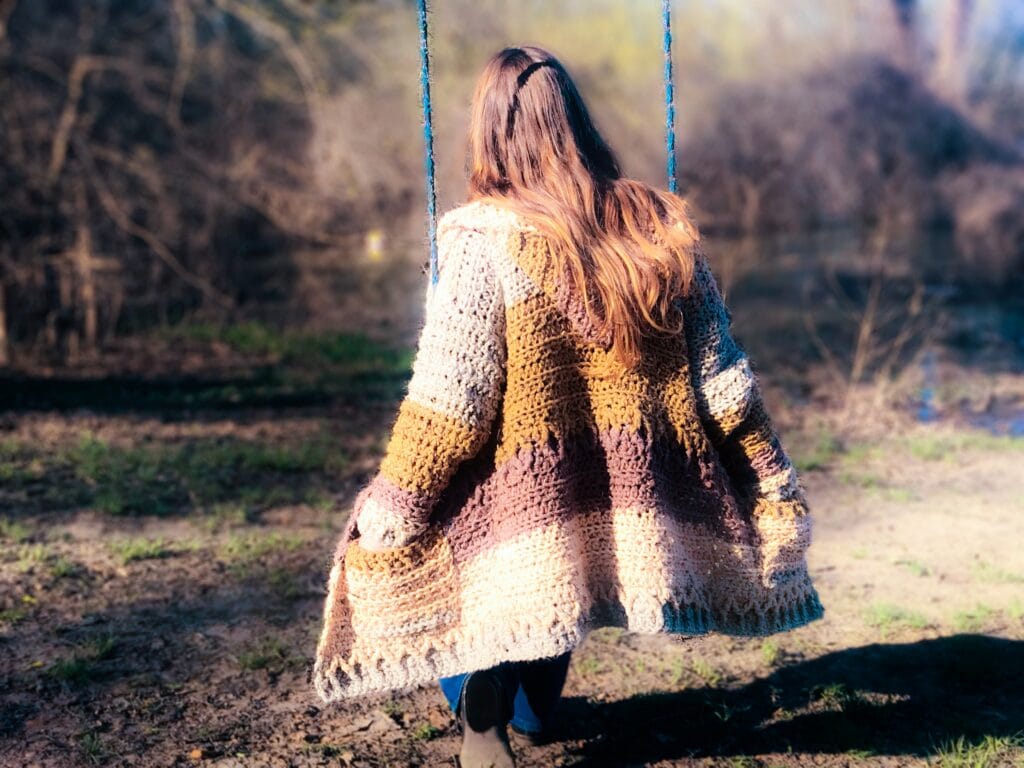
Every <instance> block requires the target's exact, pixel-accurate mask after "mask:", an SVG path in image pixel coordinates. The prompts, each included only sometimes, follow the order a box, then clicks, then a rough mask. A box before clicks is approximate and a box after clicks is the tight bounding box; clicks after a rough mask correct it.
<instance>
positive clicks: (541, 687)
mask: <svg viewBox="0 0 1024 768" xmlns="http://www.w3.org/2000/svg"><path fill="white" fill-rule="evenodd" d="M571 655H572V652H571V651H570V652H567V653H564V654H562V655H561V656H554V657H552V658H550V659H534V660H531V661H504V662H502V663H501V664H499V665H498V666H496V667H493V671H494V672H497V673H498V675H499V676H500V677H501V680H502V683H503V684H504V685H503V687H504V690H505V691H506V694H508V692H511V691H515V694H513V695H512V701H511V702H507V703H510V704H511V706H509V707H507V711H510V712H512V718H511V720H510V721H509V722H510V723H511V725H512V727H513V728H515V729H516V730H518V731H523V732H526V733H534V734H536V733H540V732H541V731H543V730H544V729H545V728H546V727H547V725H548V720H549V717H550V715H551V711H552V710H553V709H554V706H555V704H556V703H557V702H558V699H559V698H560V697H561V695H562V686H564V685H565V676H566V673H567V672H568V671H569V657H570V656H571ZM470 674H471V673H469V672H465V673H463V674H461V675H452V676H451V677H442V678H441V679H440V680H438V683H440V685H441V691H442V693H444V696H445V698H446V699H447V700H448V706H450V707H451V709H452V712H454V713H455V716H456V717H458V715H459V698H460V697H461V695H462V686H463V685H465V683H466V678H468V677H469V675H470Z"/></svg>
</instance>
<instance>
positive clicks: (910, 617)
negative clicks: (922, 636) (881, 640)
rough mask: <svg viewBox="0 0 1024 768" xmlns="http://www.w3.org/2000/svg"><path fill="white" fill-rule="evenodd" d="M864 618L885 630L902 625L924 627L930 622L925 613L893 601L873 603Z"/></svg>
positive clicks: (866, 610)
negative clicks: (895, 603)
mask: <svg viewBox="0 0 1024 768" xmlns="http://www.w3.org/2000/svg"><path fill="white" fill-rule="evenodd" d="M864 620H865V621H866V622H867V623H868V624H869V625H871V626H873V627H877V628H878V629H881V630H883V631H885V630H889V629H896V628H900V627H909V628H911V629H924V628H925V627H927V626H928V625H929V624H930V622H929V620H928V617H927V616H925V615H924V614H922V613H919V612H917V611H911V610H909V609H907V608H902V607H901V606H898V605H894V604H892V603H873V604H872V605H870V606H868V607H867V608H866V609H865V611H864Z"/></svg>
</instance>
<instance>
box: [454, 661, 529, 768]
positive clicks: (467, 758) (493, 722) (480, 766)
mask: <svg viewBox="0 0 1024 768" xmlns="http://www.w3.org/2000/svg"><path fill="white" fill-rule="evenodd" d="M507 707H508V704H507V698H506V695H505V691H504V685H503V683H502V681H501V678H500V677H498V675H496V674H494V673H493V672H491V671H489V670H481V671H479V672H473V673H472V674H470V675H469V677H467V678H466V682H465V684H464V685H463V687H462V700H461V701H460V702H459V721H460V724H461V725H462V751H461V752H460V753H459V765H460V768H515V764H516V761H515V756H514V755H513V754H512V748H511V747H510V746H509V743H508V730H507V727H506V723H507V722H508V716H507V715H508V711H507Z"/></svg>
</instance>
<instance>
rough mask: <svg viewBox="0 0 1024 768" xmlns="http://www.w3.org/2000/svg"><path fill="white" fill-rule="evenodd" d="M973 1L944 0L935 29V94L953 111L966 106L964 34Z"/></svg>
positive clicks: (933, 73)
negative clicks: (937, 28)
mask: <svg viewBox="0 0 1024 768" xmlns="http://www.w3.org/2000/svg"><path fill="white" fill-rule="evenodd" d="M974 6H975V0H946V3H945V5H944V6H943V9H942V18H941V21H940V28H939V47H938V54H937V56H936V58H935V67H934V69H933V70H932V84H933V87H934V89H935V91H936V92H937V93H938V94H939V95H941V96H942V97H943V98H944V99H946V101H948V102H949V103H950V104H952V105H954V106H956V107H960V108H962V107H965V106H966V105H967V61H966V59H967V31H968V29H969V28H970V23H971V15H972V13H973V11H974Z"/></svg>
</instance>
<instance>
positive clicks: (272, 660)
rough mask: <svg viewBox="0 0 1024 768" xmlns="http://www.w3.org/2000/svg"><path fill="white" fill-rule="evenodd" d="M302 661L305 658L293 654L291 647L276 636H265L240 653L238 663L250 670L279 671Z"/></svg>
mask: <svg viewBox="0 0 1024 768" xmlns="http://www.w3.org/2000/svg"><path fill="white" fill-rule="evenodd" d="M301 663H303V659H302V658H301V657H297V656H292V653H291V649H290V648H288V646H287V645H285V644H284V643H283V642H282V641H281V640H280V639H279V638H276V637H268V638H265V639H264V640H261V641H260V642H259V643H257V644H255V645H253V646H250V647H249V648H248V649H247V650H245V651H243V652H241V653H239V654H238V665H239V666H240V667H241V668H242V669H245V670H248V671H250V672H252V671H256V670H260V669H266V670H268V671H270V672H276V673H279V672H282V671H284V670H285V669H286V668H287V667H289V666H292V665H296V664H301Z"/></svg>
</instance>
